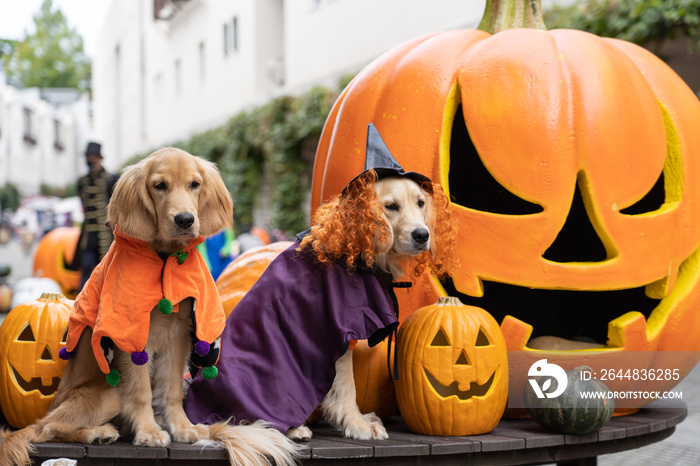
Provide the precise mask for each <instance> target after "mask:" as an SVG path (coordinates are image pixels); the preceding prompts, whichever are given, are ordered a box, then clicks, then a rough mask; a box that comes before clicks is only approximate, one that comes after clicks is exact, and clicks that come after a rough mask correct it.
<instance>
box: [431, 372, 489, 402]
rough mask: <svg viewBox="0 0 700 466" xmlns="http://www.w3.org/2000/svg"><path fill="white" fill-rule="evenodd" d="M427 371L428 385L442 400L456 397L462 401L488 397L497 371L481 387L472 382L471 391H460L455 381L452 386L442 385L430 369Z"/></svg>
mask: <svg viewBox="0 0 700 466" xmlns="http://www.w3.org/2000/svg"><path fill="white" fill-rule="evenodd" d="M423 370H424V371H425V377H426V378H427V379H428V383H429V384H430V386H431V387H433V389H434V390H435V391H436V392H437V394H438V395H440V396H441V397H442V398H449V397H451V396H456V397H457V398H459V399H460V400H462V401H465V400H469V399H471V398H472V397H473V396H486V394H487V393H488V391H489V389H490V388H491V385H492V384H493V380H494V379H495V378H496V371H494V373H493V374H491V377H490V378H489V379H488V380H487V381H486V382H485V383H484V384H483V385H479V384H478V383H476V382H472V383H471V384H470V385H469V390H460V389H459V382H457V381H454V382H452V383H451V384H450V385H443V384H441V383H440V382H439V381H438V380H437V379H436V378H435V376H433V374H431V373H430V371H428V369H423Z"/></svg>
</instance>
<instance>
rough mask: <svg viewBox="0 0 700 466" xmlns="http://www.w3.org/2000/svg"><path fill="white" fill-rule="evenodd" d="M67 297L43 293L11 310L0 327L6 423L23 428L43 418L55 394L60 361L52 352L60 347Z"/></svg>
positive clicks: (0, 390) (0, 399)
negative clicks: (37, 297) (36, 298)
mask: <svg viewBox="0 0 700 466" xmlns="http://www.w3.org/2000/svg"><path fill="white" fill-rule="evenodd" d="M72 307H73V301H71V300H68V299H66V298H65V297H63V296H62V295H60V294H49V293H45V294H43V295H42V296H41V297H40V298H39V299H38V300H36V301H29V302H26V303H23V304H20V305H19V306H17V307H15V308H14V309H12V310H11V311H10V312H9V313H8V314H7V316H6V317H5V320H3V322H2V326H0V348H2V351H0V355H2V356H0V405H2V411H3V413H4V414H5V417H6V418H7V422H8V423H9V424H10V425H11V426H13V427H17V428H23V427H26V426H27V425H29V424H32V423H33V422H34V421H35V420H36V419H38V418H41V417H43V416H44V415H45V414H46V412H47V411H48V410H49V405H50V404H51V401H53V399H54V397H55V396H56V389H57V388H58V383H59V381H60V380H61V377H62V376H63V371H64V369H65V367H66V361H63V360H61V359H59V357H58V351H59V350H60V349H61V348H63V347H65V346H66V339H65V335H66V331H67V328H68V318H69V317H70V312H71V309H72Z"/></svg>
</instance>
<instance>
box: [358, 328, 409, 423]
mask: <svg viewBox="0 0 700 466" xmlns="http://www.w3.org/2000/svg"><path fill="white" fill-rule="evenodd" d="M387 344H388V343H387V340H383V341H382V342H380V343H378V344H377V345H375V346H373V347H371V348H370V347H369V345H368V344H367V341H366V340H359V341H358V342H357V344H356V345H355V349H354V350H353V352H352V371H353V376H354V377H355V391H356V399H357V406H358V407H359V408H360V412H361V413H363V414H366V413H375V414H376V415H377V416H379V417H380V418H382V419H388V418H389V417H391V416H392V415H393V414H394V413H396V409H397V407H398V405H397V403H396V390H395V388H394V384H393V383H392V382H391V380H390V379H389V366H388V363H387V357H386V355H387Z"/></svg>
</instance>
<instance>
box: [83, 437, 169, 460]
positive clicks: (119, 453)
mask: <svg viewBox="0 0 700 466" xmlns="http://www.w3.org/2000/svg"><path fill="white" fill-rule="evenodd" d="M85 450H86V452H87V455H86V456H88V457H90V458H134V459H164V458H167V457H168V449H167V448H165V447H137V446H134V445H132V444H131V443H126V442H120V441H117V442H115V443H110V444H108V445H85Z"/></svg>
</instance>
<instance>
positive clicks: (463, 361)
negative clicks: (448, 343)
mask: <svg viewBox="0 0 700 466" xmlns="http://www.w3.org/2000/svg"><path fill="white" fill-rule="evenodd" d="M455 365H456V366H468V365H469V359H467V355H466V354H464V351H462V354H460V355H459V357H458V358H457V361H455Z"/></svg>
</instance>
